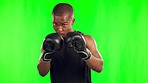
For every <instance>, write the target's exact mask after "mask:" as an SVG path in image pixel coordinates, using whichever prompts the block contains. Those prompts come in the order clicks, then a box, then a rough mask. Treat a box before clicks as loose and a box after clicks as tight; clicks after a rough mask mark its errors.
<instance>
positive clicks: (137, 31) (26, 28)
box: [0, 0, 148, 83]
mask: <svg viewBox="0 0 148 83" xmlns="http://www.w3.org/2000/svg"><path fill="white" fill-rule="evenodd" d="M60 2H65V3H69V4H71V5H72V6H73V8H74V12H75V16H74V17H75V19H76V20H75V23H74V25H73V29H75V30H79V31H81V32H83V33H84V34H88V35H91V36H92V37H93V38H94V39H95V41H96V44H97V48H98V50H99V52H100V53H101V55H102V57H103V60H104V67H103V71H102V72H101V73H97V72H95V71H91V72H92V73H91V74H92V83H148V78H147V75H148V1H147V0H0V83H50V72H49V73H48V75H46V76H45V77H42V76H40V75H39V73H38V70H37V64H38V60H39V57H40V47H41V44H42V41H43V39H44V37H45V36H46V35H47V34H49V33H52V32H54V30H53V28H52V17H51V12H52V9H53V7H54V6H55V5H56V4H58V3H60ZM65 80H66V78H65Z"/></svg>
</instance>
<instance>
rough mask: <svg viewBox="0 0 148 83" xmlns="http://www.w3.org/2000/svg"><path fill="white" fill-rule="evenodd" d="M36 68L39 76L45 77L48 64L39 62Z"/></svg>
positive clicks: (48, 68) (48, 67)
mask: <svg viewBox="0 0 148 83" xmlns="http://www.w3.org/2000/svg"><path fill="white" fill-rule="evenodd" d="M37 68H38V71H39V73H40V75H41V76H45V75H46V74H47V73H48V72H49V70H50V62H46V61H43V60H40V61H39V64H38V66H37Z"/></svg>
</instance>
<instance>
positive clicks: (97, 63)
mask: <svg viewBox="0 0 148 83" xmlns="http://www.w3.org/2000/svg"><path fill="white" fill-rule="evenodd" d="M86 64H87V65H88V67H89V68H91V69H93V70H95V71H97V72H101V71H102V69H103V60H102V59H98V58H96V57H95V56H93V55H92V56H91V58H90V59H89V60H87V61H86Z"/></svg>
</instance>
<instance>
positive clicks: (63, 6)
mask: <svg viewBox="0 0 148 83" xmlns="http://www.w3.org/2000/svg"><path fill="white" fill-rule="evenodd" d="M73 11H74V10H73V7H72V6H71V5H70V4H67V3H59V4H57V5H56V6H55V7H54V8H53V11H52V14H53V15H56V16H62V15H64V14H70V15H73Z"/></svg>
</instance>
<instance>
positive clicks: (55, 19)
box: [52, 14, 74, 37]
mask: <svg viewBox="0 0 148 83" xmlns="http://www.w3.org/2000/svg"><path fill="white" fill-rule="evenodd" d="M73 23H74V19H73V17H72V16H71V15H69V14H66V15H62V16H56V15H52V25H53V28H54V30H55V31H56V32H57V33H59V34H60V35H61V36H62V37H64V36H65V35H66V34H67V33H68V32H71V31H73V30H72V25H73Z"/></svg>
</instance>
